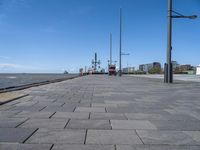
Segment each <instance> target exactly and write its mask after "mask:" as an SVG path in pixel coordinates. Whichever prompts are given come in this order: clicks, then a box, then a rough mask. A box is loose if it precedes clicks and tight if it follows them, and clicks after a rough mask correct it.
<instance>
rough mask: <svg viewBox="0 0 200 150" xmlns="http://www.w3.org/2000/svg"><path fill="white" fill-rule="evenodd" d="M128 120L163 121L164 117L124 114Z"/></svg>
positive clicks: (158, 115)
mask: <svg viewBox="0 0 200 150" xmlns="http://www.w3.org/2000/svg"><path fill="white" fill-rule="evenodd" d="M125 116H126V117H127V118H128V119H129V120H137V119H138V120H163V119H164V117H163V116H162V115H160V114H144V113H125Z"/></svg>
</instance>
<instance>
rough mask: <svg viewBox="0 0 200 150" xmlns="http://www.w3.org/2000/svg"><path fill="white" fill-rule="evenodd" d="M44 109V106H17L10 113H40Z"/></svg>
mask: <svg viewBox="0 0 200 150" xmlns="http://www.w3.org/2000/svg"><path fill="white" fill-rule="evenodd" d="M43 108H44V106H15V107H13V108H11V109H9V111H16V110H20V111H40V110H42V109H43Z"/></svg>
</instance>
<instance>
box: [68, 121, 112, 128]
mask: <svg viewBox="0 0 200 150" xmlns="http://www.w3.org/2000/svg"><path fill="white" fill-rule="evenodd" d="M67 128H71V129H111V125H110V123H109V120H70V121H69V124H68V125H67Z"/></svg>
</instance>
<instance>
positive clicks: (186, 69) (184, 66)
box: [179, 64, 193, 71]
mask: <svg viewBox="0 0 200 150" xmlns="http://www.w3.org/2000/svg"><path fill="white" fill-rule="evenodd" d="M179 69H180V70H181V71H188V70H193V67H192V66H191V65H189V64H187V65H180V66H179Z"/></svg>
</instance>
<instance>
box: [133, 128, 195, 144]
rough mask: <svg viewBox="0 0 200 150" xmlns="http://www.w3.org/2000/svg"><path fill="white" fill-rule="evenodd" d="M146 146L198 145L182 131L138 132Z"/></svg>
mask: <svg viewBox="0 0 200 150" xmlns="http://www.w3.org/2000/svg"><path fill="white" fill-rule="evenodd" d="M136 132H137V133H138V135H139V136H140V138H141V139H142V141H143V142H144V144H168V145H198V142H196V141H195V140H194V139H193V138H191V137H190V136H188V135H187V134H185V133H184V132H181V131H156V130H154V131H153V130H151V131H150V130H137V131H136Z"/></svg>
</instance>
